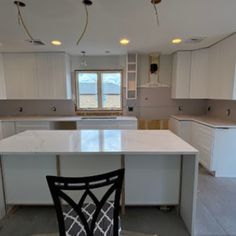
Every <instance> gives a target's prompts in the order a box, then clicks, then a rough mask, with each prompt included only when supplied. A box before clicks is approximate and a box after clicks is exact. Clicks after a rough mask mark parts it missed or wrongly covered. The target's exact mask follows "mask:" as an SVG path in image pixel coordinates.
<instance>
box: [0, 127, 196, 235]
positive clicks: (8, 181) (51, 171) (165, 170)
mask: <svg viewBox="0 0 236 236" xmlns="http://www.w3.org/2000/svg"><path fill="white" fill-rule="evenodd" d="M0 155H1V160H2V172H3V176H2V177H3V183H4V185H3V186H4V199H5V204H6V205H20V204H24V205H25V204H28V205H32V204H39V205H40V204H52V200H51V197H50V193H49V190H48V187H47V183H46V179H45V176H46V175H61V176H85V175H91V174H99V173H102V172H106V171H111V170H114V169H118V168H120V167H123V168H125V170H126V173H125V198H124V201H125V204H126V205H163V204H165V205H176V206H178V207H179V213H180V216H181V218H182V219H183V221H184V223H185V225H186V227H187V229H188V231H189V232H190V234H191V235H194V221H195V211H196V193H197V172H198V159H197V156H198V152H197V150H196V149H194V148H193V147H192V146H190V145H189V144H187V143H186V142H184V141H183V140H182V139H180V138H179V137H177V136H176V135H174V134H173V133H172V132H170V131H168V130H158V131H154V130H152V131H151V130H76V131H55V130H54V131H48V130H47V131H46V130H45V131H43V130H42V131H26V132H23V133H19V134H17V135H14V136H11V137H9V138H6V139H4V140H2V141H0ZM21 160H24V162H21ZM101 160H102V161H101ZM21 163H24V165H22V164H21ZM25 163H27V165H26V164H25ZM100 163H102V165H101V164H100ZM104 163H105V164H104Z"/></svg>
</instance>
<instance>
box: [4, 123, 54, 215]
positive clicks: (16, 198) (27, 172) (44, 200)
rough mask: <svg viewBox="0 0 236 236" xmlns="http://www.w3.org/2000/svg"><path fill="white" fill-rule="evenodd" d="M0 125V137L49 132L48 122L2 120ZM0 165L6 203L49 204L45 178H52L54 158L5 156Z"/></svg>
mask: <svg viewBox="0 0 236 236" xmlns="http://www.w3.org/2000/svg"><path fill="white" fill-rule="evenodd" d="M1 123H2V138H7V137H9V136H11V135H14V134H16V133H20V132H24V131H26V130H49V129H51V122H48V121H5V122H1ZM2 166H3V176H4V183H5V186H6V188H5V194H6V201H7V204H9V205H13V204H23V205H25V204H50V203H52V200H51V195H50V192H49V190H48V187H47V183H46V178H45V176H46V175H49V174H50V175H56V158H55V157H54V156H52V157H51V156H46V157H45V156H35V157H34V158H32V157H30V156H22V157H20V158H19V156H18V157H16V156H7V157H2ZM0 188H1V183H0ZM0 202H1V189H0ZM0 205H1V203H0ZM0 208H1V206H0ZM0 210H1V209H0Z"/></svg>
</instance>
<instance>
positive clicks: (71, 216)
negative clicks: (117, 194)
mask: <svg viewBox="0 0 236 236" xmlns="http://www.w3.org/2000/svg"><path fill="white" fill-rule="evenodd" d="M95 210H96V205H95V204H94V203H85V204H84V205H83V207H82V212H83V214H84V216H85V218H86V220H87V222H88V225H89V226H90V224H91V221H92V218H93V214H94V212H95ZM113 210H114V205H113V203H112V202H106V203H105V204H104V206H103V207H102V209H101V211H100V213H99V215H98V218H97V221H96V224H95V229H94V235H96V236H110V235H113ZM63 215H64V221H65V230H66V236H86V231H85V229H84V226H83V224H82V222H81V220H80V217H79V216H78V214H77V213H76V212H75V211H74V209H72V208H71V207H69V206H66V207H65V208H64V209H63ZM119 231H120V230H119Z"/></svg>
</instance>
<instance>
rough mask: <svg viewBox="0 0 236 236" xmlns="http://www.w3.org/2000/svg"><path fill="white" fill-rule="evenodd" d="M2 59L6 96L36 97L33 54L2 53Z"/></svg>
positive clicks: (10, 97)
mask: <svg viewBox="0 0 236 236" xmlns="http://www.w3.org/2000/svg"><path fill="white" fill-rule="evenodd" d="M3 61H4V63H3V65H4V74H5V81H6V92H7V98H8V99H37V97H38V96H37V86H36V78H35V56H34V54H33V53H9V54H4V56H3Z"/></svg>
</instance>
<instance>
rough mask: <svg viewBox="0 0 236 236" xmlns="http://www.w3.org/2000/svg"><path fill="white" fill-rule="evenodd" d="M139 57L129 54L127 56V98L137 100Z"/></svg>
mask: <svg viewBox="0 0 236 236" xmlns="http://www.w3.org/2000/svg"><path fill="white" fill-rule="evenodd" d="M137 67H138V55H137V54H136V53H133V54H131V53H129V54H127V56H126V98H127V99H137V71H138V68H137Z"/></svg>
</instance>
